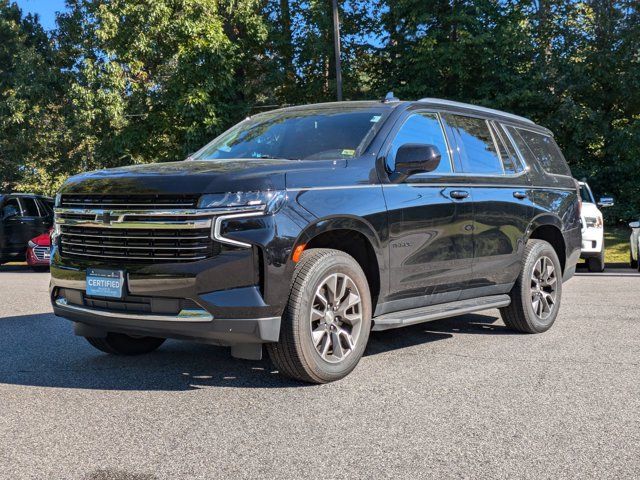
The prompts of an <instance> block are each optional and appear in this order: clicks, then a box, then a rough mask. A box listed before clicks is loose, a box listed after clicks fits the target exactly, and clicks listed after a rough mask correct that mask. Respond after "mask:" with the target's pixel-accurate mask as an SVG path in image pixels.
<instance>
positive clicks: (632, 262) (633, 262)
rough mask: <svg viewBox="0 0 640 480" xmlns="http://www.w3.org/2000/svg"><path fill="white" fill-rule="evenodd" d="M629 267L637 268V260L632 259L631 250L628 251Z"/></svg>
mask: <svg viewBox="0 0 640 480" xmlns="http://www.w3.org/2000/svg"><path fill="white" fill-rule="evenodd" d="M629 266H630V267H631V268H638V260H634V259H633V253H632V252H631V249H629Z"/></svg>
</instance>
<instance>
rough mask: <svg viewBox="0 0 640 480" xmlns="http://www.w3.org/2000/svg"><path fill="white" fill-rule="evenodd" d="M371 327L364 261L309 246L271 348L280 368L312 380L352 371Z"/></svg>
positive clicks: (333, 378)
mask: <svg viewBox="0 0 640 480" xmlns="http://www.w3.org/2000/svg"><path fill="white" fill-rule="evenodd" d="M370 330H371V296H370V293H369V285H368V283H367V278H366V276H365V274H364V272H363V271H362V268H360V265H359V264H358V263H357V262H356V261H355V260H354V259H353V257H351V256H349V255H347V254H346V253H344V252H341V251H338V250H330V249H311V250H308V251H306V252H304V254H303V255H302V258H301V260H300V262H299V263H298V265H297V266H296V270H295V273H294V276H293V282H292V286H291V293H290V295H289V301H288V303H287V307H286V309H285V313H284V315H283V317H282V327H281V330H280V339H279V342H278V343H271V344H267V351H268V352H269V356H270V357H271V360H272V361H273V363H274V364H275V365H276V367H277V368H278V370H279V371H280V372H281V373H283V374H285V375H287V376H289V377H292V378H295V379H297V380H302V381H305V382H310V383H327V382H331V381H334V380H339V379H341V378H343V377H345V376H346V375H348V374H349V373H350V372H351V371H352V370H353V369H354V368H355V367H356V365H357V364H358V361H359V360H360V358H361V357H362V354H363V353H364V349H365V348H366V346H367V341H368V340H369V331H370Z"/></svg>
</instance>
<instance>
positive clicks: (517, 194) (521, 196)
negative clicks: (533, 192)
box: [513, 192, 527, 200]
mask: <svg viewBox="0 0 640 480" xmlns="http://www.w3.org/2000/svg"><path fill="white" fill-rule="evenodd" d="M513 196H514V197H516V198H517V199H518V200H524V199H525V198H527V194H526V193H524V192H513Z"/></svg>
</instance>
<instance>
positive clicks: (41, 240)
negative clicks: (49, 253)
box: [31, 230, 51, 247]
mask: <svg viewBox="0 0 640 480" xmlns="http://www.w3.org/2000/svg"><path fill="white" fill-rule="evenodd" d="M50 235H51V230H49V231H48V232H45V233H42V234H40V235H38V236H37V237H35V238H32V239H31V241H32V242H33V243H35V244H36V245H39V246H41V247H50V246H51V237H50Z"/></svg>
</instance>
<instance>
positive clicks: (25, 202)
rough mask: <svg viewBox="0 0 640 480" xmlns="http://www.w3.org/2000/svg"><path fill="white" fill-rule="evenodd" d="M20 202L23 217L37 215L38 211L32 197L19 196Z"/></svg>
mask: <svg viewBox="0 0 640 480" xmlns="http://www.w3.org/2000/svg"><path fill="white" fill-rule="evenodd" d="M20 203H21V204H22V208H23V210H24V216H25V217H39V216H40V212H39V211H38V207H37V205H36V201H35V200H34V199H33V198H21V199H20Z"/></svg>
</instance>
